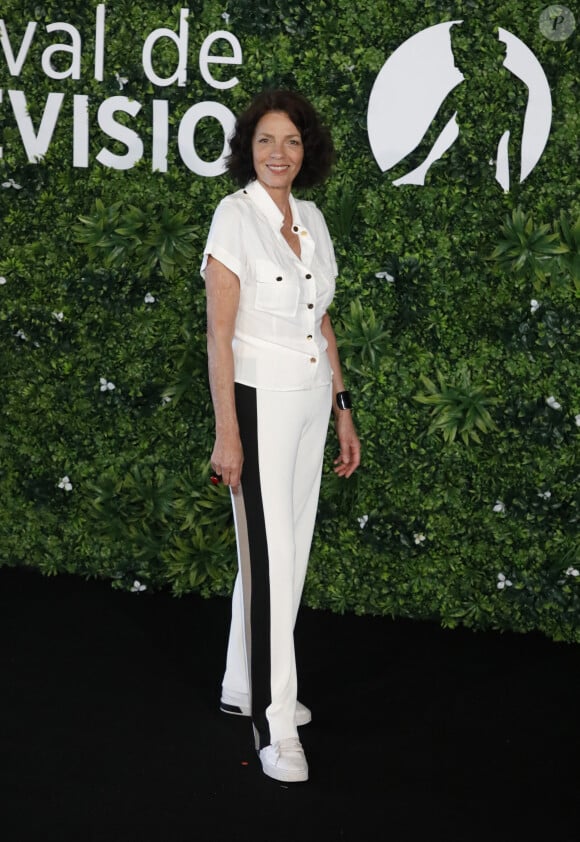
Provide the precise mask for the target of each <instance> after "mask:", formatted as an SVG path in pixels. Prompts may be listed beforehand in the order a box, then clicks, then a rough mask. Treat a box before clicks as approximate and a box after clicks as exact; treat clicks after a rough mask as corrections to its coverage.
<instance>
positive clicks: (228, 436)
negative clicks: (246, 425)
mask: <svg viewBox="0 0 580 842" xmlns="http://www.w3.org/2000/svg"><path fill="white" fill-rule="evenodd" d="M243 463H244V453H243V450H242V442H241V441H240V436H239V434H238V433H237V432H228V433H218V434H217V435H216V439H215V444H214V447H213V452H212V454H211V466H212V468H213V470H214V471H215V472H216V474H218V476H221V478H222V482H223V483H224V485H229V486H231V489H232V491H233V492H234V494H236V493H237V491H238V488H239V485H240V477H241V474H242V465H243Z"/></svg>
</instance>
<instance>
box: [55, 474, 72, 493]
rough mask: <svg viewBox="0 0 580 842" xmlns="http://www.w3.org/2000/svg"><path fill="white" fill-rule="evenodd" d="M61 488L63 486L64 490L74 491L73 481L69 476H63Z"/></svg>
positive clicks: (59, 485)
mask: <svg viewBox="0 0 580 842" xmlns="http://www.w3.org/2000/svg"><path fill="white" fill-rule="evenodd" d="M58 487H59V488H62V489H63V491H72V482H71V481H70V479H69V478H68V477H63V478H62V479H61V481H60V482H59V484H58Z"/></svg>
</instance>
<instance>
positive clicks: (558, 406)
mask: <svg viewBox="0 0 580 842" xmlns="http://www.w3.org/2000/svg"><path fill="white" fill-rule="evenodd" d="M546 403H547V404H548V406H549V407H551V408H552V409H562V404H561V403H558V401H557V400H556V398H555V397H554V395H550V397H549V398H546Z"/></svg>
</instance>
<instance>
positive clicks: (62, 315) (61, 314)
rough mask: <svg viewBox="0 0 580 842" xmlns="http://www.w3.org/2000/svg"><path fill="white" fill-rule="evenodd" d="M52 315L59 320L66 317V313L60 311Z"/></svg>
mask: <svg viewBox="0 0 580 842" xmlns="http://www.w3.org/2000/svg"><path fill="white" fill-rule="evenodd" d="M52 315H53V316H54V318H55V319H56V320H57V322H62V320H63V319H64V313H62V312H60V313H53V314H52Z"/></svg>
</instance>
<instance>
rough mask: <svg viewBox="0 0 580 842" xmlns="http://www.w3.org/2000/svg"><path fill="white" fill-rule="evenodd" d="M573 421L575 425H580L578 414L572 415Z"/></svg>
mask: <svg viewBox="0 0 580 842" xmlns="http://www.w3.org/2000/svg"><path fill="white" fill-rule="evenodd" d="M574 423H575V424H576V426H577V427H580V415H575V416H574Z"/></svg>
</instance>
